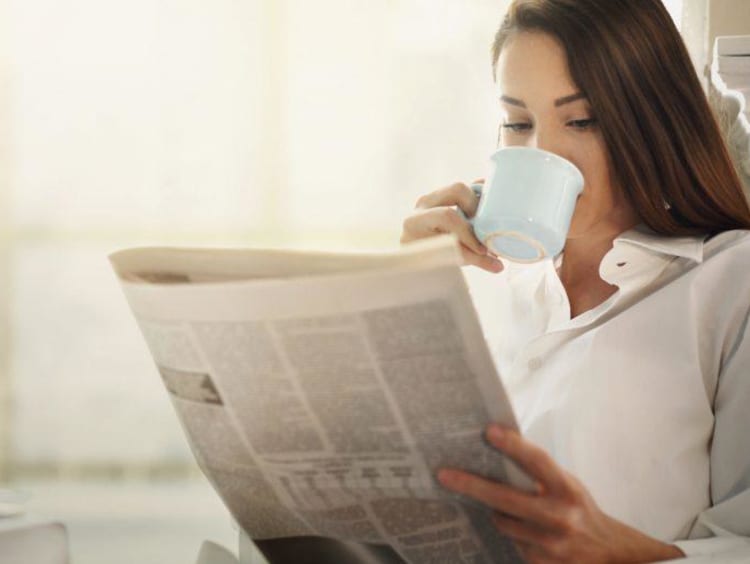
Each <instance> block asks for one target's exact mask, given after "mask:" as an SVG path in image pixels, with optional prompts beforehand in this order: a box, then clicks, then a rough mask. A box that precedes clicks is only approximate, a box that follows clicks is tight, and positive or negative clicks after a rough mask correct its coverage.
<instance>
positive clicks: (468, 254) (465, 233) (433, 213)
mask: <svg viewBox="0 0 750 564" xmlns="http://www.w3.org/2000/svg"><path fill="white" fill-rule="evenodd" d="M473 183H474V184H482V183H484V179H481V178H480V179H479V180H475V181H474V182H473ZM478 202H479V199H478V198H477V196H476V194H474V192H473V191H472V189H471V188H469V186H467V185H466V184H462V183H460V182H457V183H455V184H451V185H450V186H446V187H445V188H441V189H439V190H435V191H434V192H430V193H429V194H425V195H424V196H422V197H420V198H419V200H417V204H416V206H415V208H414V213H412V214H411V215H410V216H409V217H407V218H406V219H405V220H404V224H403V231H402V232H401V243H409V242H411V241H415V240H417V239H424V238H426V237H434V236H435V235H439V234H441V233H453V234H454V235H455V236H456V237H457V238H458V240H459V242H460V243H461V255H462V256H463V260H464V264H465V265H466V264H471V265H474V266H478V267H479V268H482V269H484V270H486V271H488V272H494V273H497V272H500V271H501V270H502V269H503V263H502V262H500V260H499V259H498V258H497V257H495V256H493V255H492V254H491V253H489V251H488V250H487V247H485V246H484V245H483V244H482V243H480V242H479V240H478V239H477V238H476V236H475V235H474V229H472V227H471V224H469V222H468V221H466V219H464V218H463V217H461V214H459V213H458V210H457V209H456V207H455V206H458V208H460V209H461V211H462V212H463V213H464V214H465V215H466V217H473V216H474V214H475V213H476V211H477V204H478Z"/></svg>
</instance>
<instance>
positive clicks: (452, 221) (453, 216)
mask: <svg viewBox="0 0 750 564" xmlns="http://www.w3.org/2000/svg"><path fill="white" fill-rule="evenodd" d="M440 215H441V219H442V220H443V221H444V222H445V223H446V224H447V225H450V226H451V227H458V226H459V225H461V224H462V223H463V222H462V221H461V218H460V217H459V216H458V212H456V210H455V209H453V208H443V209H442V210H441V214H440Z"/></svg>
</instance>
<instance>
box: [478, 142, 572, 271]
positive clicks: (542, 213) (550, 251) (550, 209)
mask: <svg viewBox="0 0 750 564" xmlns="http://www.w3.org/2000/svg"><path fill="white" fill-rule="evenodd" d="M471 188H472V190H474V192H475V193H476V194H477V196H478V197H479V205H478V207H477V212H476V214H475V215H474V217H473V218H471V219H469V220H468V221H469V222H470V223H471V225H472V227H473V228H474V233H475V235H476V236H477V239H479V241H481V242H482V243H483V244H484V245H485V246H486V247H487V248H488V249H489V250H490V252H492V253H493V254H495V255H497V256H499V257H502V258H507V259H509V260H512V261H515V262H522V263H532V262H536V261H539V260H542V259H544V258H545V257H555V256H556V255H558V254H559V253H560V252H561V251H562V249H563V247H564V245H565V239H566V237H567V234H568V230H569V229H570V221H571V219H572V217H573V210H574V209H575V205H576V201H577V199H578V196H579V195H580V194H581V192H582V191H583V175H582V174H581V171H580V170H578V168H576V166H575V165H574V164H573V163H571V162H570V161H568V160H566V159H564V158H563V157H561V156H559V155H556V154H554V153H550V152H548V151H544V150H541V149H535V148H531V147H503V148H501V149H498V150H497V151H495V152H494V153H493V154H492V156H491V157H490V172H489V174H488V175H487V178H486V180H485V182H484V185H482V184H473V185H472V187H471Z"/></svg>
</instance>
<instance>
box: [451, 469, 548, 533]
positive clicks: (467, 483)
mask: <svg viewBox="0 0 750 564" xmlns="http://www.w3.org/2000/svg"><path fill="white" fill-rule="evenodd" d="M438 480H439V481H440V483H441V484H442V485H443V486H445V487H446V488H448V489H449V490H451V491H454V492H456V493H460V494H462V495H465V496H467V497H470V498H472V499H474V500H476V501H478V502H480V503H483V504H484V505H487V506H489V507H491V508H493V509H495V510H496V511H500V512H502V513H506V514H508V515H512V516H513V517H518V518H519V519H523V520H524V521H528V522H530V523H533V524H535V525H537V526H538V527H541V528H545V529H557V527H558V526H559V519H557V518H556V514H557V513H556V512H555V511H554V507H553V506H552V504H551V503H550V502H549V500H547V499H545V498H544V497H541V496H536V495H529V494H527V493H525V492H522V491H520V490H517V489H515V488H513V487H511V486H507V485H505V484H501V483H499V482H493V481H491V480H487V479H485V478H482V477H481V476H477V475H475V474H470V473H468V472H463V471H461V470H453V469H442V470H440V472H438Z"/></svg>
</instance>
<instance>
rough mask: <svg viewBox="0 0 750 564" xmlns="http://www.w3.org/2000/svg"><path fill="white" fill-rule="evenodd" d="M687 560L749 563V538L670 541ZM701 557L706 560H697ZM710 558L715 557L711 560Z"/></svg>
mask: <svg viewBox="0 0 750 564" xmlns="http://www.w3.org/2000/svg"><path fill="white" fill-rule="evenodd" d="M671 544H673V545H675V546H676V547H677V548H679V549H680V550H681V551H682V552H684V553H685V556H687V557H688V559H689V560H693V558H694V557H695V559H696V563H697V562H717V563H718V562H722V563H723V562H727V563H729V562H738V563H739V562H750V538H748V537H709V538H706V539H693V540H679V541H672V543H671ZM701 556H704V557H707V558H699V557H701ZM711 557H715V559H714V558H711Z"/></svg>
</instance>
